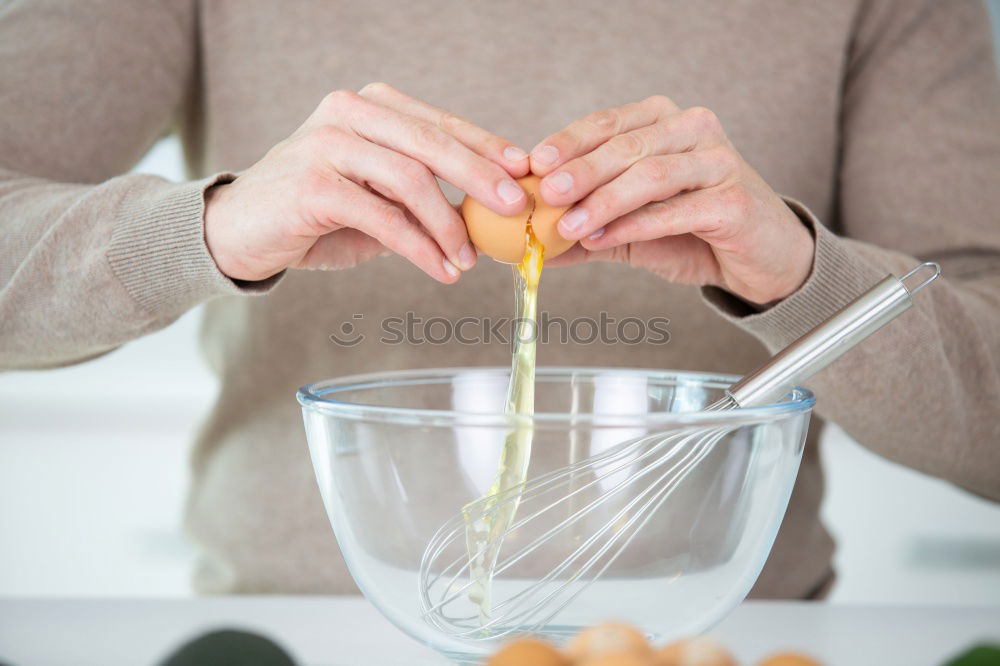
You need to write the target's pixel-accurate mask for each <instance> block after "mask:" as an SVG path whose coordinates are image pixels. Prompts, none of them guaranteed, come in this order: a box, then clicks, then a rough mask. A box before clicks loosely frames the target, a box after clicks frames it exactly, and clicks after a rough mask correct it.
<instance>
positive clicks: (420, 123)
mask: <svg viewBox="0 0 1000 666" xmlns="http://www.w3.org/2000/svg"><path fill="white" fill-rule="evenodd" d="M527 172H528V156H527V154H526V153H525V152H524V151H523V150H521V149H520V148H517V147H516V146H513V145H511V144H510V143H509V142H507V141H505V140H503V139H501V138H500V137H498V136H495V135H493V134H490V133H489V132H487V131H485V130H483V129H480V128H479V127H476V126H475V125H473V124H471V123H469V122H467V121H465V120H463V119H461V118H459V117H457V116H455V115H452V114H450V113H446V112H445V111H443V110H441V109H438V108H436V107H433V106H431V105H429V104H425V103H424V102H421V101H418V100H416V99H413V98H411V97H409V96H407V95H404V94H403V93H401V92H399V91H397V90H395V89H393V88H392V87H390V86H388V85H386V84H384V83H373V84H370V85H368V86H365V88H363V89H362V90H361V92H360V93H354V92H351V91H347V90H338V91H336V92H333V93H331V94H329V95H328V96H327V97H326V98H325V99H323V101H322V102H321V103H320V105H319V107H318V108H317V109H316V110H315V111H314V112H313V114H312V115H311V116H310V117H309V118H308V119H307V120H306V121H305V123H304V124H303V125H302V126H301V127H300V128H299V129H298V130H296V131H295V133H294V134H292V135H291V136H290V137H289V138H288V139H286V140H284V141H282V142H281V143H279V144H278V145H276V146H274V147H273V148H272V149H271V150H270V151H268V153H267V154H266V155H265V156H264V157H263V158H261V160H260V161H259V162H257V163H256V164H254V165H253V166H251V167H250V168H249V169H247V170H246V171H244V172H243V173H242V174H241V175H240V176H239V177H238V178H237V179H236V180H235V181H233V182H232V183H229V184H225V185H219V186H216V187H213V188H211V189H210V190H209V192H208V194H207V197H206V207H205V242H206V243H207V245H208V249H209V251H210V252H211V254H212V258H213V259H214V260H215V263H216V265H217V266H218V267H219V270H221V271H222V272H223V273H225V274H226V275H227V276H229V277H231V278H234V279H239V280H262V279H264V278H267V277H270V276H272V275H275V274H276V273H278V272H280V271H282V270H284V269H285V268H289V267H292V268H323V269H340V268H350V267H352V266H355V265H357V264H358V263H360V262H362V261H365V260H367V259H369V258H371V257H373V256H376V255H380V254H385V253H388V252H390V251H392V252H396V253H398V254H400V255H402V256H404V257H406V258H407V259H409V260H410V261H412V262H413V263H414V264H416V265H417V266H418V267H420V268H421V269H423V270H424V271H425V272H426V273H427V274H428V275H430V276H431V277H434V278H435V279H437V280H440V281H441V282H446V283H451V282H454V281H456V280H457V279H458V277H459V274H460V272H459V268H461V269H469V268H471V267H472V266H473V265H474V264H475V263H476V251H475V249H474V248H473V246H472V244H471V243H470V242H469V238H468V235H467V233H466V229H465V224H464V223H463V221H462V218H461V216H460V215H459V214H458V212H457V211H456V210H455V208H454V207H453V206H452V205H451V204H450V203H449V202H448V199H447V198H446V197H445V195H444V193H443V192H442V191H441V188H440V186H439V185H438V182H437V180H436V179H435V176H437V177H439V178H441V179H442V180H444V181H447V182H449V183H451V184H452V185H454V186H456V187H458V188H459V189H461V190H463V191H465V192H467V193H469V194H470V195H472V196H473V197H475V198H476V199H478V200H479V201H481V202H482V203H483V204H484V205H486V206H487V207H489V208H491V209H493V210H494V211H496V212H498V213H501V214H503V215H513V214H515V213H517V212H520V211H521V210H522V209H523V208H524V206H525V205H526V204H527V197H526V195H525V194H524V191H523V190H522V189H521V188H520V186H519V185H518V184H517V183H515V182H514V180H513V179H512V176H513V177H520V176H523V175H525V174H526V173H527Z"/></svg>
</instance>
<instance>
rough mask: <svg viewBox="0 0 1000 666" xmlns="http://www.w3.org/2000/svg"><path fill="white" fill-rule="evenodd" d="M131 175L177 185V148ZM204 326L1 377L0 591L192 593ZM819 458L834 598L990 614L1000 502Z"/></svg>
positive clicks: (844, 444) (854, 460)
mask: <svg viewBox="0 0 1000 666" xmlns="http://www.w3.org/2000/svg"><path fill="white" fill-rule="evenodd" d="M996 4H998V3H994V5H996ZM136 171H141V172H147V173H157V174H161V175H164V176H166V177H168V178H171V179H173V180H181V179H183V177H184V174H183V171H182V166H181V159H180V148H179V144H178V143H177V141H176V140H175V139H173V138H170V139H165V140H163V141H161V142H160V143H159V144H157V146H156V147H155V148H154V149H153V150H152V151H151V153H150V154H149V155H148V156H147V157H146V159H145V160H143V162H142V163H141V164H139V165H138V166H137V167H136ZM200 316H201V312H200V309H196V310H194V311H191V312H189V313H188V314H187V315H185V316H184V317H182V318H181V319H180V320H179V321H177V322H176V323H175V324H174V325H172V326H170V327H168V328H167V329H165V330H163V331H160V332H158V333H156V334H153V335H150V336H148V337H146V338H144V339H141V340H137V341H135V342H133V343H131V344H129V345H127V346H126V347H124V348H123V349H120V350H118V351H116V352H114V353H112V354H109V355H107V356H105V357H103V358H101V359H97V360H95V361H91V362H89V363H86V364H83V365H79V366H74V367H70V368H64V369H58V370H50V371H42V372H32V373H7V374H2V375H0V595H29V596H37V595H52V596H83V595H94V596H149V595H158V596H186V595H190V594H191V589H190V586H189V580H188V579H189V572H190V567H191V563H192V561H193V558H194V550H193V548H192V546H190V545H189V544H188V543H187V542H185V541H184V539H183V537H182V535H181V533H180V515H181V509H182V505H183V501H184V496H185V492H186V484H187V455H188V448H189V444H190V441H191V439H192V436H193V433H194V432H195V429H196V428H197V424H198V422H199V420H200V418H201V417H202V416H203V415H204V414H205V413H206V411H207V409H208V408H209V406H210V404H211V402H212V399H213V397H214V395H215V391H216V388H217V386H216V383H215V379H214V378H213V377H212V376H211V375H210V374H209V373H208V371H207V369H206V368H205V367H204V365H203V363H202V362H201V359H200V358H199V355H198V347H197V344H196V333H197V327H198V321H199V318H200ZM303 379H304V380H305V379H307V378H303ZM820 398H821V399H822V396H820ZM291 399H293V397H292V396H289V400H291ZM996 444H997V445H998V446H1000V442H996ZM823 456H824V460H825V463H826V470H827V477H828V483H829V489H828V494H827V498H826V502H825V504H824V509H823V516H824V520H825V521H826V523H827V525H828V527H829V528H830V529H831V531H832V532H833V533H834V535H835V536H836V538H837V541H838V544H839V550H838V552H837V556H836V567H837V569H838V573H839V580H838V583H837V585H836V587H835V589H834V591H833V594H832V600H834V601H838V602H857V603H867V602H899V603H908V602H920V603H931V604H983V605H997V606H1000V505H998V504H994V503H991V502H987V501H984V500H981V499H978V498H976V497H972V496H970V495H968V494H966V493H963V492H961V491H959V490H957V489H955V488H953V487H951V486H949V485H948V484H946V483H944V482H941V481H938V480H935V479H931V478H928V477H925V476H922V475H920V474H918V473H916V472H913V471H910V470H907V469H904V468H902V467H899V466H897V465H894V464H892V463H889V462H887V461H885V460H882V459H880V458H878V457H876V456H875V455H873V454H872V453H870V452H868V451H867V450H866V449H864V448H862V447H860V446H859V445H857V444H856V443H854V442H852V441H851V440H850V439H849V438H847V437H846V436H845V435H843V433H841V432H840V431H838V430H836V429H830V431H829V432H828V433H827V435H826V437H825V439H824V442H823Z"/></svg>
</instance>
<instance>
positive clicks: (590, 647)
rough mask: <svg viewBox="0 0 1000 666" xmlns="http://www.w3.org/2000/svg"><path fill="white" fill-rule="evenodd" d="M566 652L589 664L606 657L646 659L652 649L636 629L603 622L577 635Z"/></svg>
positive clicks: (621, 624) (625, 625)
mask: <svg viewBox="0 0 1000 666" xmlns="http://www.w3.org/2000/svg"><path fill="white" fill-rule="evenodd" d="M566 652H567V653H568V654H569V656H570V658H572V659H573V660H574V661H579V662H586V663H588V664H589V663H590V662H589V661H587V660H591V661H592V660H593V659H594V658H595V657H601V656H605V655H608V656H611V655H616V656H620V655H623V654H632V655H636V656H638V657H646V656H648V655H649V654H650V653H651V652H652V649H651V648H650V647H649V643H648V642H647V641H646V637H645V636H644V635H643V634H642V632H641V631H639V630H638V629H636V628H635V627H632V626H629V625H627V624H623V623H621V622H603V623H601V624H597V625H594V626H593V627H587V628H586V629H584V630H583V631H581V632H580V633H579V634H577V635H576V637H575V638H574V639H573V640H572V641H570V643H569V645H568V646H567V647H566Z"/></svg>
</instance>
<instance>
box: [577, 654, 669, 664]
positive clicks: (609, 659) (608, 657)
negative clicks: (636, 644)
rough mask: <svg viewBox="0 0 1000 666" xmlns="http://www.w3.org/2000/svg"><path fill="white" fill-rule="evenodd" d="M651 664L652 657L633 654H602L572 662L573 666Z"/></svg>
mask: <svg viewBox="0 0 1000 666" xmlns="http://www.w3.org/2000/svg"><path fill="white" fill-rule="evenodd" d="M652 664H653V661H652V657H651V656H650V655H649V654H636V653H634V652H622V653H618V654H604V655H601V656H599V657H592V658H590V659H585V660H584V661H577V662H574V666H652Z"/></svg>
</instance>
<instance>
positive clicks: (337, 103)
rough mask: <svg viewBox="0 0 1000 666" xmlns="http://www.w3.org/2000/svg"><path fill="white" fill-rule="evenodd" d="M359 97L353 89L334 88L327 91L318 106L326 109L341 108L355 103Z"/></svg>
mask: <svg viewBox="0 0 1000 666" xmlns="http://www.w3.org/2000/svg"><path fill="white" fill-rule="evenodd" d="M359 99H360V96H359V95H358V93H356V92H354V91H353V90H334V91H333V92H331V93H327V95H326V97H324V98H323V101H322V102H321V103H320V106H324V107H326V108H328V109H343V108H346V107H348V106H350V105H352V104H354V103H356V102H357V101H358V100H359Z"/></svg>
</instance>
